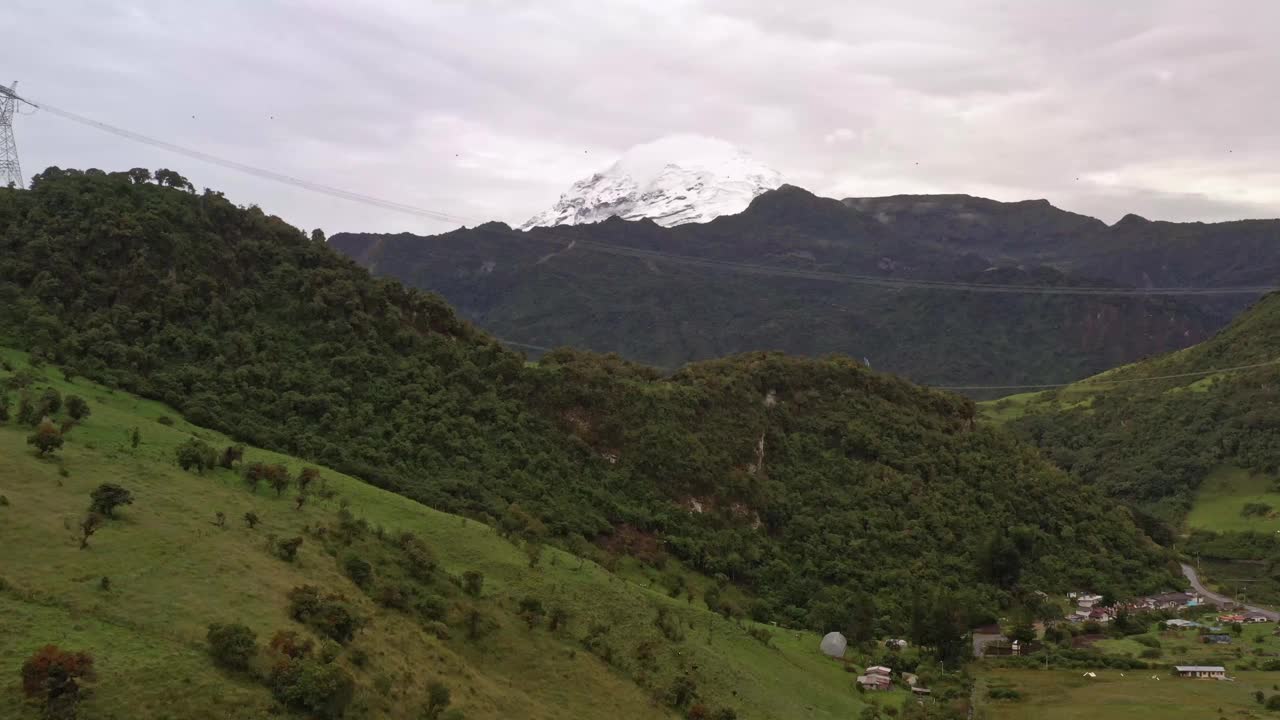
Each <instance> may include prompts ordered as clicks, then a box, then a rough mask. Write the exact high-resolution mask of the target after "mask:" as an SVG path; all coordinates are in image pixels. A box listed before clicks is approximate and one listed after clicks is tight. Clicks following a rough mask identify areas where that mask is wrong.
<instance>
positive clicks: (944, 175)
mask: <svg viewBox="0 0 1280 720" xmlns="http://www.w3.org/2000/svg"><path fill="white" fill-rule="evenodd" d="M55 6H56V7H55ZM1277 26H1280V5H1276V4H1274V3H1270V2H1267V1H1266V0H1258V1H1257V2H1243V1H1241V2H1220V3H1214V4H1205V3H1202V2H1191V1H1189V0H1185V1H1184V0H1127V1H1126V2H1115V1H1114V0H1108V1H1107V2H1102V1H1094V0H1077V1H1075V2H1070V3H1038V2H1037V3H1014V2H1007V0H1005V1H995V0H990V1H988V0H922V1H921V2H914V3H904V2H901V1H900V0H895V1H892V2H890V1H888V0H874V1H869V2H859V3H839V2H829V3H820V4H819V3H776V2H768V1H765V0H705V1H697V0H664V2H660V3H654V2H638V1H633V0H619V1H615V2H601V1H600V0H541V1H540V2H515V1H514V0H512V1H510V2H506V1H502V0H452V1H445V0H434V1H429V2H423V1H415V0H398V1H397V2H381V3H377V4H376V5H375V4H371V3H351V2H349V1H339V0H316V1H314V2H301V1H292V2H274V3H268V2H259V1H250V0H240V1H231V0H226V1H223V2H211V3H174V2H166V1H164V0H132V1H125V0H117V1H115V2H110V1H97V0H92V1H91V0H82V1H80V2H72V1H64V2H56V3H55V2H48V0H10V2H9V3H8V4H6V6H5V8H4V9H3V10H0V28H4V29H6V30H8V31H9V32H8V33H7V37H9V38H11V39H12V41H13V42H14V43H15V46H14V47H13V48H12V49H13V53H12V54H11V55H10V56H9V57H10V59H11V61H12V62H11V63H10V64H8V65H6V67H5V70H7V71H8V73H9V74H10V75H11V76H13V77H15V78H18V79H20V80H21V81H22V84H21V86H20V89H22V90H23V91H25V92H26V93H28V94H29V95H30V96H31V97H32V98H34V99H38V100H45V101H47V102H49V103H52V104H53V105H56V106H59V107H63V108H66V109H68V110H72V111H75V112H79V113H81V114H84V115H89V116H91V117H95V118H97V119H100V120H102V121H104V122H108V123H112V124H115V125H119V126H122V127H126V128H129V129H131V130H134V131H137V132H141V133H145V134H148V135H152V136H155V137H158V138H162V139H165V140H169V141H172V142H176V143H179V144H184V145H189V146H192V147H196V148H199V149H201V150H205V151H207V152H210V153H214V154H219V155H223V156H226V157H228V158H231V159H236V160H240V161H243V162H247V163H251V164H255V165H260V166H263V167H267V168H271V169H273V170H277V171H279V172H282V173H286V174H290V175H295V176H299V177H304V178H307V179H309V180H313V181H316V182H322V183H326V184H330V185H336V186H339V187H344V188H348V189H351V190H354V191H358V192H362V193H366V194H370V195H376V196H379V197H384V198H387V199H390V200H396V201H400V202H405V203H411V204H417V205H422V206H426V207H430V208H433V209H438V210H443V211H446V212H449V213H452V214H455V215H461V216H466V217H471V218H475V219H476V220H477V221H478V220H484V219H491V218H496V219H502V220H506V221H509V222H519V221H522V220H524V219H525V218H526V217H528V216H529V215H531V214H533V213H534V212H536V211H538V210H541V209H543V208H544V207H546V206H548V205H550V204H551V203H552V202H554V200H555V198H556V197H557V196H558V194H559V193H560V192H561V191H562V190H564V189H565V188H567V187H568V185H569V184H570V183H571V182H573V181H574V180H576V179H578V178H579V177H581V176H583V175H586V174H589V173H590V172H592V171H594V170H597V169H600V168H602V167H604V166H605V165H607V164H608V163H609V162H611V161H612V159H613V157H614V156H616V155H617V154H618V153H620V152H622V151H623V150H625V149H626V148H627V147H629V146H631V145H633V144H636V143H639V142H645V141H648V140H651V139H653V138H655V137H658V136H661V135H665V134H668V133H672V132H698V133H702V134H707V135H715V136H719V137H723V138H725V139H727V140H730V141H732V142H735V143H737V144H739V145H742V146H743V147H746V148H748V149H749V150H751V151H752V152H753V154H755V155H756V156H757V157H760V158H761V159H763V160H765V161H766V162H769V163H771V164H773V165H774V166H775V167H777V168H778V169H780V170H782V171H783V172H784V173H785V174H786V175H787V176H788V177H789V178H791V179H792V181H793V182H795V183H796V184H799V185H803V186H805V187H808V188H810V189H812V190H814V191H815V192H818V193H820V194H828V195H834V196H844V195H875V194H888V193H899V192H967V193H972V194H978V195H986V196H990V197H995V198H997V199H1003V200H1015V199H1022V198H1030V197H1035V198H1038V197H1044V198H1048V199H1049V200H1050V201H1052V202H1053V203H1055V204H1057V205H1059V206H1060V207H1064V208H1067V209H1070V210H1075V211H1077V212H1084V213H1089V214H1093V215H1096V216H1098V217H1101V218H1103V219H1104V220H1107V221H1114V220H1116V219H1118V218H1119V217H1120V216H1121V215H1123V214H1124V213H1126V212H1136V213H1138V214H1141V215H1144V216H1148V217H1152V218H1163V219H1175V220H1188V219H1203V220H1218V219H1230V218H1239V217H1274V216H1277V215H1280V171H1277V170H1275V168H1280V126H1277V124H1276V123H1275V118H1276V117H1278V116H1280V93H1276V92H1274V90H1273V88H1272V86H1273V84H1274V78H1275V77H1276V76H1277V75H1278V74H1280V45H1277V44H1276V43H1275V42H1274V41H1273V40H1272V38H1270V37H1268V34H1269V33H1270V32H1271V31H1272V30H1273V29H1274V28H1275V27H1277ZM17 132H18V142H19V147H20V149H21V151H22V155H23V162H24V166H25V168H26V170H27V172H28V174H31V173H33V172H35V171H37V170H39V169H42V168H44V167H46V166H48V165H61V166H70V167H102V168H107V169H115V168H127V167H131V166H135V165H144V166H150V167H159V166H172V167H175V168H180V169H181V170H183V171H184V172H185V173H186V174H188V175H189V176H190V177H192V179H193V180H194V181H195V182H196V183H197V184H198V185H202V186H210V187H216V188H219V189H222V190H225V191H226V192H227V194H228V196H229V197H231V198H232V199H234V200H236V201H237V202H242V203H256V204H258V205H261V206H262V207H263V208H264V209H267V210H268V211H271V212H275V213H277V214H280V215H282V216H283V217H285V218H287V219H289V220H290V221H292V222H294V223H295V224H298V225H301V226H303V227H314V226H322V227H324V228H326V229H328V230H330V231H336V230H341V229H350V230H385V231H396V230H410V231H415V232H434V231H439V230H443V229H445V228H446V226H445V225H442V224H440V223H436V222H433V221H429V220H421V219H417V218H413V217H407V216H400V215H396V214H394V213H390V212H388V211H384V210H379V209H374V208H369V207H365V206H362V205H356V204H351V203H347V202H344V201H337V200H333V199H331V198H327V197H323V196H316V195H312V194H309V193H307V192H306V191H303V190H295V189H292V188H288V187H281V186H277V185H272V184H270V183H268V182H266V181H263V180H259V179H255V178H251V177H245V176H241V175H237V174H234V173H232V172H230V171H226V170H222V169H219V168H215V167H207V166H202V165H200V164H198V163H196V162H194V161H190V160H187V159H184V158H175V157H173V156H170V155H168V154H166V153H164V152H163V151H160V150H156V149H153V148H149V147H145V146H136V145H131V144H128V143H127V141H124V140H120V139H117V138H114V137H112V136H109V135H104V134H101V133H99V132H97V131H94V130H91V129H89V128H84V127H80V126H77V125H74V124H68V123H67V121H65V120H62V119H60V118H57V117H54V116H52V115H49V114H47V113H45V114H37V115H34V116H31V117H22V118H20V119H19V120H18V127H17Z"/></svg>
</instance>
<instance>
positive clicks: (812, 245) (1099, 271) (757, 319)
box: [331, 186, 1280, 396]
mask: <svg viewBox="0 0 1280 720" xmlns="http://www.w3.org/2000/svg"><path fill="white" fill-rule="evenodd" d="M331 243H332V244H333V246H334V247H335V248H337V249H338V250H340V251H341V252H343V253H345V254H347V255H348V256H350V257H352V258H354V259H355V260H357V261H358V262H360V263H361V264H363V265H365V266H367V267H369V268H371V269H372V270H373V271H374V272H376V273H379V274H383V275H387V276H390V277H394V278H397V279H399V280H401V281H404V282H406V283H408V284H411V285H414V286H416V287H420V288H425V289H429V290H433V291H435V292H438V293H440V294H441V295H443V296H444V297H445V298H446V299H447V300H448V301H449V302H450V303H452V304H454V305H455V306H456V307H458V309H459V310H460V311H461V312H462V313H463V314H464V315H465V316H466V317H468V318H470V319H471V320H473V321H474V322H476V323H478V324H479V325H481V326H482V327H484V328H486V329H488V330H490V331H492V332H493V333H495V334H496V335H498V336H500V337H503V338H506V339H508V340H512V341H516V342H520V343H526V344H529V345H534V346H546V347H553V346H561V345H572V346H576V347H583V348H589V349H592V350H597V351H617V352H619V353H621V354H622V355H624V356H626V357H628V358H631V359H634V360H638V361H642V362H647V363H651V364H654V365H658V366H663V367H673V366H677V365H680V364H682V363H684V362H688V361H690V360H695V359H704V358H709V357H715V356H719V355H725V354H730V353H735V352H742V351H748V350H758V349H778V350H785V351H787V352H792V353H800V354H806V355H820V354H823V353H830V352H840V353H847V354H850V355H853V356H854V357H857V358H862V359H866V361H867V362H868V363H870V364H871V365H872V366H873V367H875V368H877V369H883V370H889V371H892V372H896V373H900V374H903V375H905V376H907V377H909V378H912V379H914V380H916V381H919V382H924V383H930V384H939V385H1014V384H1023V383H1052V382H1065V381H1069V380H1073V379H1076V378H1079V377H1084V376H1087V375H1090V374H1093V373H1095V372H1099V371H1102V370H1104V369H1107V368H1110V367H1114V366H1116V365H1119V364H1123V363H1127V362H1131V361H1133V360H1136V359H1139V358H1142V357H1145V356H1148V355H1154V354H1158V353H1162V352H1165V351H1168V350H1172V349H1177V348H1181V347H1186V346H1188V345H1191V344H1194V343H1196V342H1198V341H1200V340H1202V339H1204V338H1206V337H1208V336H1209V335H1210V334H1212V333H1213V332H1214V331H1215V330H1217V329H1218V328H1220V327H1222V326H1223V325H1225V324H1226V323H1227V322H1228V321H1229V320H1230V319H1231V318H1232V317H1233V316H1234V315H1235V314H1236V313H1238V312H1239V311H1240V310H1241V309H1243V308H1244V307H1245V306H1246V305H1247V304H1248V303H1249V302H1250V301H1251V300H1252V299H1253V298H1252V297H1250V296H1237V295H1228V296H1201V297H1167V296H1148V297H1118V296H1088V297H1078V296H1061V295H1039V294H982V293H969V292H952V291H947V292H943V291H938V290H927V289H897V288H891V289H886V288H883V287H867V286H862V285H855V284H848V283H840V282H829V281H820V280H813V279H801V278H790V277H775V276H771V275H767V274H759V273H744V272H741V271H739V270H735V269H717V268H716V267H714V263H716V262H721V261H731V262H734V263H748V264H753V265H761V266H768V267H774V268H787V269H795V270H818V271H825V272H835V273H845V274H858V275H866V276H872V277H876V278H894V279H923V280H952V281H968V282H976V283H989V284H1032V285H1045V286H1063V285H1067V286H1086V285H1087V286H1098V287H1117V286H1124V287H1144V286H1145V287H1151V286H1162V287H1165V286H1191V285H1194V286H1233V285H1254V284H1265V283H1268V282H1271V281H1272V279H1273V278H1275V277H1277V275H1278V273H1277V270H1280V268H1277V263H1280V259H1278V258H1277V254H1276V253H1275V252H1274V250H1273V246H1276V245H1277V243H1280V221H1243V222H1231V223H1217V224H1203V223H1165V222H1150V221H1147V220H1144V219H1142V218H1139V217H1137V216H1128V217H1126V218H1125V219H1123V220H1122V221H1120V222H1118V223H1116V224H1115V225H1111V226H1108V225H1106V224H1105V223H1103V222H1101V221H1099V220H1097V219H1094V218H1090V217H1086V216H1083V215H1079V214H1075V213H1071V212H1066V211H1063V210H1060V209H1058V208H1056V207H1054V206H1053V205H1051V204H1049V203H1048V202H1047V201H1045V200H1029V201H1023V202H1013V203H1004V202H997V201H994V200H987V199H983V198H976V197H970V196H965V195H934V196H893V197H880V198H848V199H845V200H833V199H828V198H821V197H818V196H815V195H814V194H812V193H810V192H807V191H805V190H802V189H800V188H797V187H793V186H783V187H781V188H779V189H777V190H772V191H768V192H765V193H763V194H762V195H760V196H758V197H756V198H755V199H754V200H753V201H752V202H751V203H750V205H749V206H748V207H747V208H746V209H745V210H744V211H743V212H741V213H738V214H735V215H724V216H721V217H719V218H716V219H715V220H713V221H711V222H707V223H694V224H682V225H678V226H674V227H662V226H660V225H659V224H657V223H656V222H651V221H648V220H639V221H624V220H621V219H619V218H611V219H608V220H606V221H604V222H598V223H593V224H585V225H575V226H564V227H553V228H545V227H535V228H533V229H531V230H530V231H528V232H519V231H516V230H513V229H511V228H510V227H508V226H506V225H504V224H501V223H488V224H485V225H481V226H479V227H476V228H471V229H462V230H457V231H454V232H450V233H445V234H442V235H437V236H431V237H421V236H415V235H410V234H407V233H402V234H398V235H370V234H358V233H340V234H337V235H335V236H333V238H331ZM602 250H603V251H602ZM654 252H657V253H671V254H679V255H682V256H693V257H696V258H699V259H700V260H701V262H700V263H699V264H696V265H695V264H690V263H688V262H682V261H678V260H676V261H673V260H670V259H667V258H664V257H663V256H661V255H652V254H648V255H646V253H654ZM623 253H628V254H623ZM637 256H638V257H637ZM977 394H978V395H979V396H987V395H989V394H984V393H981V392H978V393H977Z"/></svg>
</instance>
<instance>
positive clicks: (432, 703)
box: [423, 680, 450, 720]
mask: <svg viewBox="0 0 1280 720" xmlns="http://www.w3.org/2000/svg"><path fill="white" fill-rule="evenodd" d="M449 702H450V700H449V688H447V687H445V685H444V684H443V683H441V682H440V681H438V680H433V681H431V683H430V684H429V685H427V707H426V710H425V711H424V712H423V717H424V718H425V719H426V720H436V719H437V718H439V717H440V715H441V714H442V713H444V711H445V708H447V707H449Z"/></svg>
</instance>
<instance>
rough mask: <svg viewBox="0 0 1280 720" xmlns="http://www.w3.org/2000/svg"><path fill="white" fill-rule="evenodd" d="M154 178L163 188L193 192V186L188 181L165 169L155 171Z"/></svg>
mask: <svg viewBox="0 0 1280 720" xmlns="http://www.w3.org/2000/svg"><path fill="white" fill-rule="evenodd" d="M155 178H156V182H157V183H159V184H160V185H163V186H164V187H171V188H179V189H185V190H187V191H189V192H194V191H195V186H194V185H192V184H191V182H190V181H189V180H187V179H186V178H184V177H182V176H181V175H179V174H178V173H176V172H174V171H172V170H169V169H167V168H160V169H159V170H156V175H155Z"/></svg>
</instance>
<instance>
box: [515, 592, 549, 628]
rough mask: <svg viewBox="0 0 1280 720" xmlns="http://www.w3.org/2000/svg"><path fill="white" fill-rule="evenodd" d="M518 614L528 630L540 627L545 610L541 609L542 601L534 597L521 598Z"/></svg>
mask: <svg viewBox="0 0 1280 720" xmlns="http://www.w3.org/2000/svg"><path fill="white" fill-rule="evenodd" d="M519 612H520V617H521V619H523V620H524V622H525V624H526V625H528V626H529V628H530V629H533V628H535V627H537V626H538V625H541V624H542V618H543V617H544V616H545V615H546V614H547V611H546V609H545V608H543V607H542V601H541V600H539V599H538V598H535V597H525V598H521V600H520V604H519Z"/></svg>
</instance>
